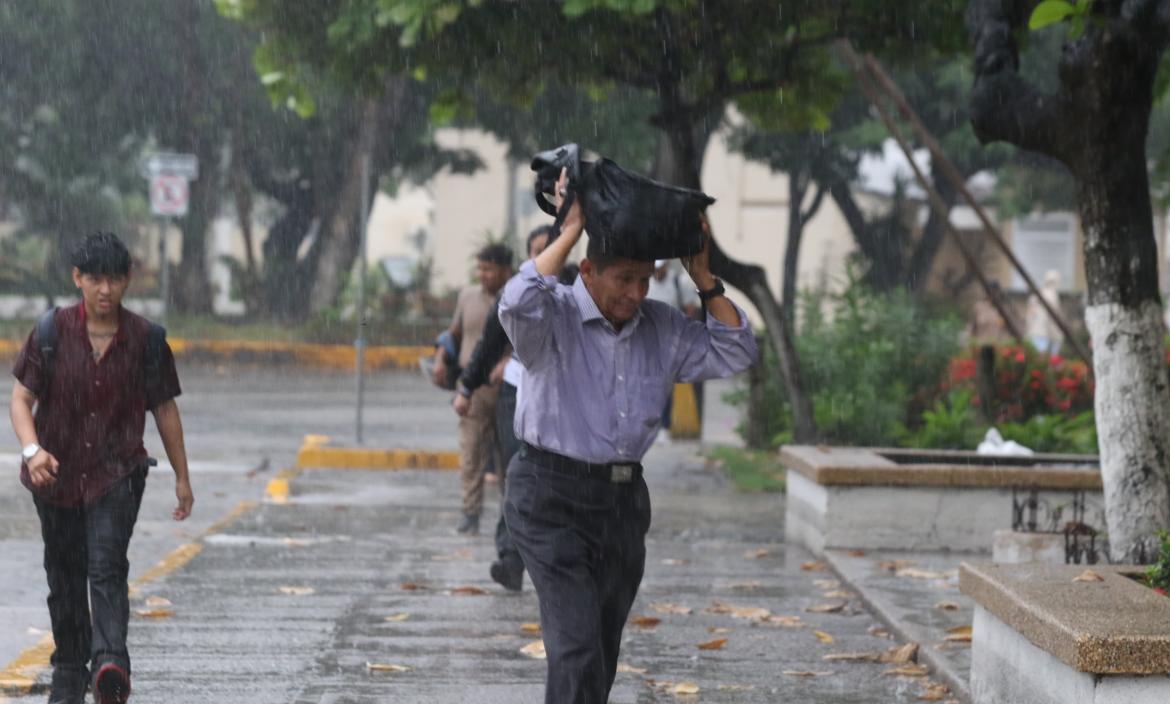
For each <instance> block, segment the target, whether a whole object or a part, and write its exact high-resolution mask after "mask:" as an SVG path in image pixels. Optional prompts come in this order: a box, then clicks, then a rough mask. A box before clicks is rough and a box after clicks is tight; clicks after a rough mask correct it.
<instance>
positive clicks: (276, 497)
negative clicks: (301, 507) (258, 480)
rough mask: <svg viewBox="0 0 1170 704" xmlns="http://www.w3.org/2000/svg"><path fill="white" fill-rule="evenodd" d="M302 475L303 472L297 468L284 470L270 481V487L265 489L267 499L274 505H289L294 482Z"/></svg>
mask: <svg viewBox="0 0 1170 704" xmlns="http://www.w3.org/2000/svg"><path fill="white" fill-rule="evenodd" d="M300 473H301V470H299V469H296V468H292V469H282V470H281V471H280V472H278V473H277V475H276V476H275V477H273V478H272V479H269V480H268V485H267V486H266V487H264V496H265V498H266V499H267V500H268V501H270V502H271V503H274V504H287V503H288V499H289V496H291V495H292V480H293V479H295V478H296V477H297V475H299V474H300Z"/></svg>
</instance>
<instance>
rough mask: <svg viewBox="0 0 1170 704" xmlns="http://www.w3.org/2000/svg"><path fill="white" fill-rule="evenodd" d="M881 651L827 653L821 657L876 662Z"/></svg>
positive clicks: (832, 660) (826, 659)
mask: <svg viewBox="0 0 1170 704" xmlns="http://www.w3.org/2000/svg"><path fill="white" fill-rule="evenodd" d="M881 657H882V656H881V653H829V654H828V655H826V656H824V657H823V658H821V660H825V661H827V662H878V661H879V660H880V659H881Z"/></svg>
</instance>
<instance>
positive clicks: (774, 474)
mask: <svg viewBox="0 0 1170 704" xmlns="http://www.w3.org/2000/svg"><path fill="white" fill-rule="evenodd" d="M708 457H710V458H711V459H713V460H715V461H716V462H718V463H719V464H720V466H721V467H722V469H723V471H724V472H725V473H726V474H727V476H728V478H729V479H731V482H732V483H733V484H735V487H736V488H737V489H739V490H740V491H745V492H749V493H757V492H775V491H784V467H783V466H781V464H780V460H779V457H777V455H776V453H775V452H774V451H767V452H762V451H758V450H741V449H738V448H734V447H717V448H715V449H714V450H712V451H711V452H710V453H709V454H708Z"/></svg>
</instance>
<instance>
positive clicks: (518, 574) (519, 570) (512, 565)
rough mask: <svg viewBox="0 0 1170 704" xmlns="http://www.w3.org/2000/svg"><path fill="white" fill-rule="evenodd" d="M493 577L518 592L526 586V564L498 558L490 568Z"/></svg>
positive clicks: (507, 587)
mask: <svg viewBox="0 0 1170 704" xmlns="http://www.w3.org/2000/svg"><path fill="white" fill-rule="evenodd" d="M489 571H490V572H491V575H492V579H493V580H495V582H496V583H498V584H499V585H500V586H502V587H503V588H504V589H507V590H508V591H510V592H518V591H520V589H521V588H522V587H523V586H524V565H523V563H520V562H517V561H514V560H496V561H495V562H493V563H492V566H491V569H490V570H489Z"/></svg>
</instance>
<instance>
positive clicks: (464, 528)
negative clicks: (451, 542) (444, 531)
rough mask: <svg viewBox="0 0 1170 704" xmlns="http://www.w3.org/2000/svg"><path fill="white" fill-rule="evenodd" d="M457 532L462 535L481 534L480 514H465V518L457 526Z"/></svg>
mask: <svg viewBox="0 0 1170 704" xmlns="http://www.w3.org/2000/svg"><path fill="white" fill-rule="evenodd" d="M455 532H456V533H459V534H462V535H479V514H476V515H474V516H472V515H468V514H466V513H465V514H463V519H462V520H460V521H459V525H458V526H456V527H455Z"/></svg>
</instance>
